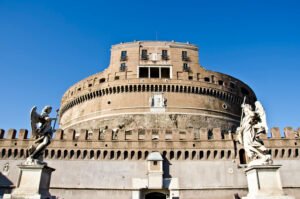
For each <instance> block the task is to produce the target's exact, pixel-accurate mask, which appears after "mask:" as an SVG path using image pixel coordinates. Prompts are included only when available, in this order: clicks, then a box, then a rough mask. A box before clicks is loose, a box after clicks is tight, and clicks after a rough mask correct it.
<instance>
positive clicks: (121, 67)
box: [120, 63, 126, 72]
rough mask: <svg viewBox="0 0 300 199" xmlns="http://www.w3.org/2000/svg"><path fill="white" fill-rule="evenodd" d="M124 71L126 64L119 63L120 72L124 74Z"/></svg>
mask: <svg viewBox="0 0 300 199" xmlns="http://www.w3.org/2000/svg"><path fill="white" fill-rule="evenodd" d="M125 70H126V64H125V63H121V65H120V71H121V72H124V71H125Z"/></svg>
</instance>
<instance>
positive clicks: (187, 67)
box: [183, 63, 190, 71]
mask: <svg viewBox="0 0 300 199" xmlns="http://www.w3.org/2000/svg"><path fill="white" fill-rule="evenodd" d="M189 70H190V67H189V65H188V64H187V63H183V71H189Z"/></svg>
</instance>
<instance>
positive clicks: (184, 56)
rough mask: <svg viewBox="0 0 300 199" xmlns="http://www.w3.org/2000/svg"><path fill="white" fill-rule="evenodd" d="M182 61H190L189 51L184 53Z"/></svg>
mask: <svg viewBox="0 0 300 199" xmlns="http://www.w3.org/2000/svg"><path fill="white" fill-rule="evenodd" d="M181 55H182V61H189V57H188V54H187V51H182V54H181Z"/></svg>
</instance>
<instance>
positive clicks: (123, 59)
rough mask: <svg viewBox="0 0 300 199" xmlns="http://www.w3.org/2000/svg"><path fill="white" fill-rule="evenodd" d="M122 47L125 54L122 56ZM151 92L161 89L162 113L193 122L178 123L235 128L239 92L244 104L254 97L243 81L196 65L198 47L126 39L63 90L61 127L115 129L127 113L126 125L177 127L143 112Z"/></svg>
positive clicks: (149, 110) (131, 126) (147, 105)
mask: <svg viewBox="0 0 300 199" xmlns="http://www.w3.org/2000/svg"><path fill="white" fill-rule="evenodd" d="M163 50H165V52H166V54H165V55H162V51H163ZM143 51H144V52H145V51H146V53H144V55H143ZM122 52H126V55H124V56H122ZM183 52H186V55H185V57H184V56H183ZM154 55H155V56H156V57H155V58H153V56H154ZM122 64H124V65H122ZM122 67H124V68H122ZM142 73H143V74H142ZM154 93H161V94H162V95H163V97H164V99H166V100H167V102H166V104H165V109H164V111H163V112H164V115H168V117H171V118H172V117H176V115H178V114H183V115H186V116H187V117H188V119H189V120H190V121H193V120H195V121H197V122H192V123H191V124H187V126H182V127H179V128H187V127H190V126H192V127H197V128H200V127H203V126H204V127H208V128H217V127H221V128H222V130H223V129H224V130H229V129H235V127H236V126H237V125H238V123H239V118H240V108H239V107H240V104H241V103H242V101H243V97H244V96H247V100H248V103H253V102H254V101H255V100H256V96H255V94H254V92H253V91H252V90H251V88H250V87H248V86H247V85H246V84H245V83H243V82H241V81H240V80H238V79H236V78H233V77H231V76H229V75H225V74H221V73H217V72H213V71H209V70H206V69H204V68H203V67H202V66H200V64H199V57H198V48H197V47H196V46H194V45H192V44H184V43H178V42H131V43H125V44H118V45H115V46H113V47H112V49H111V61H110V65H109V67H108V68H107V69H106V70H104V71H103V72H101V73H98V74H95V75H92V76H90V77H88V78H86V79H84V80H81V81H79V82H78V83H76V84H75V85H73V86H72V87H70V88H69V89H68V90H67V91H66V92H65V94H64V96H63V98H62V103H61V114H60V115H61V119H60V125H61V128H62V129H67V128H74V129H80V128H90V127H92V128H97V127H99V126H101V125H102V126H103V127H104V126H108V127H109V128H116V127H117V126H118V125H120V124H124V123H125V124H124V125H126V123H128V121H126V120H125V121H124V117H125V118H127V115H131V117H132V120H134V121H136V122H137V124H128V125H127V126H130V127H129V128H141V127H144V128H145V127H148V128H157V127H165V128H178V126H176V125H174V124H173V122H172V121H171V120H170V119H164V118H160V119H158V121H162V123H160V124H155V123H154V122H151V116H149V117H148V118H147V117H145V116H144V115H145V114H147V113H150V114H151V113H152V112H153V111H151V106H150V102H149V99H150V98H151V96H153V94H154ZM108 117H110V119H107V118H108ZM206 119H207V121H206ZM108 120H109V122H106V121H108ZM145 120H146V121H145ZM138 121H140V122H138ZM228 121H229V123H228Z"/></svg>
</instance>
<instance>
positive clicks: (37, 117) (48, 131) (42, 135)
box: [25, 106, 57, 164]
mask: <svg viewBox="0 0 300 199" xmlns="http://www.w3.org/2000/svg"><path fill="white" fill-rule="evenodd" d="M51 111H52V107H51V106H45V107H44V108H43V110H42V113H41V114H38V113H37V107H36V106H34V107H33V108H32V109H31V111H30V119H31V129H32V137H33V138H35V141H34V143H33V145H31V146H30V147H29V149H28V151H29V157H28V159H27V161H26V162H25V163H26V164H46V163H44V162H43V161H42V160H41V156H42V154H43V152H44V150H45V149H46V147H47V146H48V145H49V144H50V142H51V138H52V135H53V132H54V127H55V123H56V120H57V117H56V118H51V117H50V113H51ZM52 121H55V123H54V125H53V128H52V126H51V123H52Z"/></svg>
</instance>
